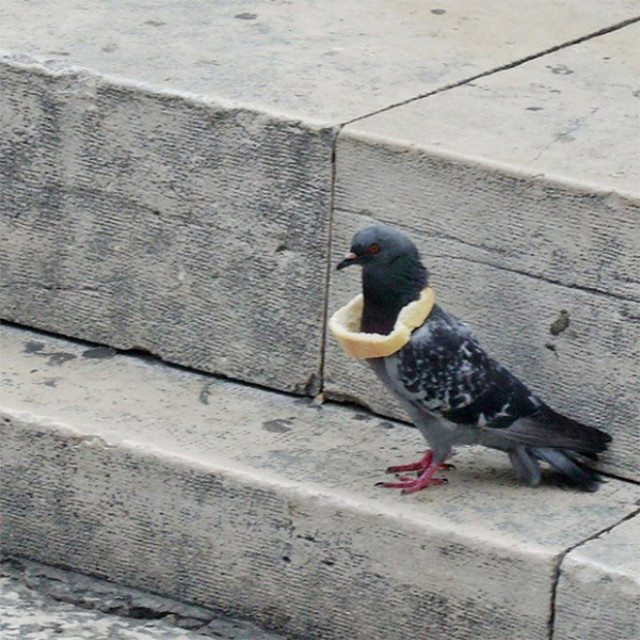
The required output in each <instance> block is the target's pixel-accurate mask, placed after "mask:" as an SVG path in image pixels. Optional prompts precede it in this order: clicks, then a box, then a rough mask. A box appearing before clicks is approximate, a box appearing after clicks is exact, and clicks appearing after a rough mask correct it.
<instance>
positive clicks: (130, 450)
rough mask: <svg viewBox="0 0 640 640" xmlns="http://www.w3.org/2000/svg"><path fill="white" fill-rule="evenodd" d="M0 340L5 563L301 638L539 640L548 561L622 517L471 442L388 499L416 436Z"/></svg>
mask: <svg viewBox="0 0 640 640" xmlns="http://www.w3.org/2000/svg"><path fill="white" fill-rule="evenodd" d="M1 348H2V372H1V375H0V381H1V386H0V407H1V413H2V420H1V421H0V426H1V429H2V434H1V436H0V437H1V438H2V442H3V446H2V448H1V449H0V516H1V519H0V526H1V527H2V528H1V530H0V540H1V541H2V546H3V550H4V551H5V553H11V554H20V555H25V556H30V557H32V558H35V559H38V560H40V561H46V562H49V563H54V564H60V565H64V566H68V567H71V568H75V569H77V570H82V571H84V572H87V573H90V574H95V575H98V576H102V577H105V578H108V579H110V580H113V581H115V582H118V583H122V584H126V585H129V586H133V587H137V588H141V589H144V590H148V591H153V592H156V593H162V594H165V595H169V596H171V597H175V598H178V599H180V600H184V601H189V602H193V603H196V604H199V605H203V606H209V607H213V606H216V607H223V608H225V609H226V610H229V611H230V612H232V613H234V614H236V615H242V616H247V617H249V618H252V619H257V620H259V621H261V622H262V623H264V624H266V625H268V626H270V627H271V628H275V629H280V630H282V632H284V633H286V634H291V635H295V634H298V635H300V636H302V637H304V638H305V639H306V640H310V639H311V638H321V639H322V640H331V639H332V638H349V639H350V640H370V639H371V638H387V639H389V640H396V639H397V640H400V639H401V638H402V639H406V638H409V637H411V638H416V639H417V640H419V639H426V638H430V639H432V640H438V639H440V638H442V639H444V638H447V639H449V638H452V637H454V638H456V639H459V640H465V639H467V638H468V639H471V638H473V639H476V638H481V637H486V638H488V637H491V638H492V639H495V640H501V639H504V640H513V638H514V637H518V638H522V639H523V640H528V639H543V638H544V639H546V638H548V622H549V619H550V616H551V607H552V592H553V585H554V580H555V576H556V571H557V564H558V562H559V561H560V558H561V556H562V554H563V553H564V552H565V551H566V550H567V549H569V548H571V547H573V546H575V545H576V544H578V543H580V542H581V541H583V540H585V539H587V538H589V537H593V536H594V535H596V534H597V533H598V532H599V531H602V530H604V529H608V528H610V527H612V526H614V525H615V524H616V523H617V522H619V521H620V520H622V519H623V518H625V517H627V516H628V515H630V514H631V513H633V512H635V511H636V510H637V505H636V501H637V499H638V497H639V496H640V493H639V491H640V490H639V489H638V487H634V486H632V485H629V484H627V483H624V482H620V481H615V480H611V481H609V482H607V483H606V484H605V485H604V486H603V487H602V489H601V490H600V491H599V492H598V493H596V494H581V493H576V492H572V491H563V490H560V489H559V488H557V487H553V486H543V487H541V488H539V489H537V490H532V489H529V488H524V487H518V486H517V485H516V484H515V480H514V477H513V473H512V471H511V469H510V465H509V463H508V460H507V459H506V457H505V456H501V455H500V454H498V453H497V452H491V451H483V450H469V451H466V452H461V453H460V454H459V455H458V456H457V458H456V465H457V469H456V470H455V471H451V472H449V477H450V483H449V484H448V485H446V486H443V487H439V488H437V489H435V490H433V491H431V490H430V491H424V492H421V493H420V494H417V495H414V496H401V495H399V494H398V493H396V492H393V491H389V490H384V489H381V488H379V487H375V486H374V483H375V482H376V481H377V480H380V479H382V478H383V477H384V476H383V474H382V472H383V469H384V468H385V467H386V466H387V465H388V464H389V463H391V462H394V461H404V460H405V459H412V458H414V457H415V456H417V455H419V452H420V450H421V449H422V447H423V446H424V445H423V443H422V442H421V439H420V436H419V435H418V433H417V432H416V431H415V430H413V429H409V428H406V427H401V426H396V425H394V424H393V423H390V422H385V421H381V420H380V419H376V418H372V417H371V416H369V415H368V414H365V413H362V412H358V411H356V410H353V409H350V408H346V407H338V406H335V405H334V406H332V405H325V406H322V407H319V406H315V405H314V404H313V403H310V402H309V401H308V400H304V399H293V398H291V397H287V396H284V395H279V394H274V393H268V392H265V391H262V390H259V389H256V388H251V387H243V386H240V385H237V384H233V383H229V382H223V381H221V380H218V379H215V378H212V377H208V376H205V375H199V374H193V373H188V372H186V371H183V370H177V369H172V368H169V367H166V366H164V365H160V364H158V363H157V362H156V363H153V362H146V361H144V360H140V359H139V358H134V357H132V356H122V355H114V354H113V352H111V351H109V350H108V349H104V348H92V347H89V346H87V345H83V344H78V343H71V342H68V341H62V340H59V339H54V338H50V337H47V336H44V335H42V334H36V333H33V332H28V331H19V330H16V329H10V328H5V329H4V333H3V337H2V343H1ZM43 540H46V541H47V543H46V545H44V544H43Z"/></svg>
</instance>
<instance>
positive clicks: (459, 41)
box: [0, 0, 638, 124]
mask: <svg viewBox="0 0 640 640" xmlns="http://www.w3.org/2000/svg"><path fill="white" fill-rule="evenodd" d="M637 15H638V5H637V2H636V0H600V2H584V1H583V0H566V1H564V2H556V1H555V0H539V1H538V2H536V3H533V4H531V5H526V6H525V5H523V3H505V2H502V1H501V0H485V1H484V3H483V10H482V11H478V6H477V1H476V0H454V1H451V0H447V2H446V3H445V2H443V3H441V4H439V3H437V2H424V0H402V1H400V2H389V1H388V0H367V2H362V1H361V0H284V1H283V0H279V1H273V0H233V1H230V0H191V2H189V4H188V6H187V7H185V3H184V2H180V0H155V1H154V2H153V3H148V2H147V3H141V2H132V1H131V0H128V1H126V0H103V1H102V2H100V3H93V4H91V5H89V6H88V5H87V3H86V2H83V1H82V0H57V2H55V3H49V2H25V1H24V0H2V4H1V6H0V43H2V48H3V49H4V50H5V51H7V52H15V53H18V54H24V55H28V56H32V57H37V58H40V59H47V60H50V61H51V63H52V64H56V65H62V66H65V67H66V66H68V65H69V63H72V64H76V65H79V66H81V67H85V68H90V69H93V70H96V71H98V72H100V73H102V74H109V75H112V76H114V75H115V76H119V77H123V78H132V77H133V78H135V79H137V80H139V81H141V82H144V83H146V84H147V85H149V86H152V87H156V88H161V89H162V90H166V89H169V90H178V91H180V92H183V91H187V92H189V93H191V94H193V95H199V96H202V95H209V96H210V95H214V96H216V98H219V99H225V100H231V101H233V102H234V103H235V102H238V101H239V102H240V103H241V104H244V105H253V106H255V107H257V108H259V109H260V110H264V109H266V110H267V111H270V112H272V113H273V112H276V113H284V114H289V115H290V116H292V117H294V118H304V119H305V120H312V121H316V122H317V121H320V122H324V123H326V122H329V123H331V124H337V123H338V122H346V121H349V120H352V119H354V118H357V117H361V116H364V115H367V114H370V113H372V112H374V111H377V110H379V109H384V108H387V107H389V106H390V105H392V104H396V103H398V102H402V101H405V100H410V99H413V98H415V97H416V96H419V95H424V94H425V93H429V92H431V91H435V90H438V89H441V88H442V87H446V86H448V85H451V84H453V83H456V82H461V81H463V80H465V79H467V78H471V77H474V76H476V75H478V74H481V73H486V72H488V71H491V70H493V69H496V68H498V67H501V66H504V65H507V64H510V63H513V62H515V61H517V60H519V59H523V58H526V57H528V56H531V55H535V54H537V53H540V52H542V51H545V50H547V49H549V48H551V47H556V46H560V45H563V44H564V43H567V42H570V41H572V40H575V39H577V38H582V37H585V36H587V35H589V34H591V33H593V32H597V31H600V30H602V29H606V28H607V27H612V26H613V25H616V24H619V23H620V22H622V21H625V20H628V19H630V18H633V17H636V16H637Z"/></svg>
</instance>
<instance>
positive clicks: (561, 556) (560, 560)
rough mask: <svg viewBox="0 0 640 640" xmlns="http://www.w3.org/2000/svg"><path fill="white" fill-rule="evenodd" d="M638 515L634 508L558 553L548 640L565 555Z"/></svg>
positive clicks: (553, 624)
mask: <svg viewBox="0 0 640 640" xmlns="http://www.w3.org/2000/svg"><path fill="white" fill-rule="evenodd" d="M634 484H635V483H634ZM638 515H640V509H636V510H635V511H632V512H631V513H628V514H627V515H626V516H623V517H622V518H620V520H618V521H617V522H614V523H613V524H611V525H609V526H608V527H604V528H603V529H600V530H599V531H596V532H595V533H593V534H592V535H590V536H587V537H586V538H585V539H584V540H581V541H580V542H576V543H575V544H574V545H571V546H570V547H568V548H567V549H565V550H564V551H563V552H561V553H560V554H558V558H557V561H556V565H555V567H554V573H553V582H552V584H551V607H550V611H549V620H548V623H547V628H548V632H547V633H548V638H549V640H555V639H554V635H555V634H554V631H555V629H554V626H555V618H556V599H557V595H558V584H559V582H560V574H561V573H562V565H563V563H564V560H565V558H566V557H567V555H568V554H569V553H571V552H572V551H574V550H575V549H579V548H580V547H582V546H584V545H585V544H587V542H591V541H592V540H597V539H598V538H600V537H601V536H602V535H604V534H605V533H609V532H610V531H612V530H613V529H615V528H616V527H617V526H619V525H621V524H622V523H623V522H626V521H627V520H631V519H632V518H635V517H636V516H638Z"/></svg>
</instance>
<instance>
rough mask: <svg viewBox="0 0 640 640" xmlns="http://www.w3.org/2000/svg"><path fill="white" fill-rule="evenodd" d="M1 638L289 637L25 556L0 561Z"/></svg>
mask: <svg viewBox="0 0 640 640" xmlns="http://www.w3.org/2000/svg"><path fill="white" fill-rule="evenodd" d="M0 638H1V639H2V640H53V639H65V640H85V639H86V640H202V639H203V638H218V639H219V640H287V639H286V638H285V637H284V636H281V635H277V634H273V633H269V632H266V631H264V630H262V629H261V628H259V627H258V626H257V625H255V624H252V623H249V622H246V621H243V620H235V619H232V618H228V617H225V616H221V615H219V614H217V613H216V612H214V611H211V610H210V609H205V608H203V607H194V606H189V605H185V604H182V603H180V602H177V601H175V600H170V599H167V598H161V597H158V596H153V595H150V594H147V593H143V592H141V591H136V590H135V589H127V588H124V587H120V586H118V585H114V584H112V583H109V582H106V581H104V580H97V579H94V578H89V577H87V576H83V575H80V574H77V573H73V572H70V571H63V570H60V569H55V568H53V567H48V566H45V565H41V564H38V563H35V562H30V561H26V560H23V559H14V558H10V559H4V560H2V561H1V562H0Z"/></svg>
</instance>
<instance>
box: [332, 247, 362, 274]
mask: <svg viewBox="0 0 640 640" xmlns="http://www.w3.org/2000/svg"><path fill="white" fill-rule="evenodd" d="M357 259H358V256H357V255H356V254H355V253H353V251H348V252H347V253H345V254H344V258H343V259H342V260H341V261H340V262H338V266H337V267H336V269H337V270H338V271H340V270H341V269H344V268H345V267H349V266H351V265H352V264H355V263H356V260H357Z"/></svg>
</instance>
